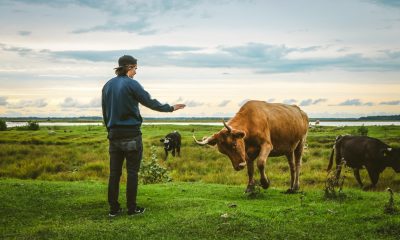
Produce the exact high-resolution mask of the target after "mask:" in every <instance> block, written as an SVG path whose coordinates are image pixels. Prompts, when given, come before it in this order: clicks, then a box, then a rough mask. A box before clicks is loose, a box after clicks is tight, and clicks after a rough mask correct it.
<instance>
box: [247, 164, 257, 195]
mask: <svg viewBox="0 0 400 240" xmlns="http://www.w3.org/2000/svg"><path fill="white" fill-rule="evenodd" d="M246 162H247V175H248V176H249V183H248V184H247V188H246V191H245V193H252V192H254V191H255V186H256V182H255V181H254V159H248V160H246Z"/></svg>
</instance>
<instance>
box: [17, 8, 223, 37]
mask: <svg viewBox="0 0 400 240" xmlns="http://www.w3.org/2000/svg"><path fill="white" fill-rule="evenodd" d="M13 3H14V4H15V3H23V4H29V5H41V6H46V7H51V8H55V9H63V8H68V7H71V6H78V7H80V8H89V9H93V10H97V11H100V12H103V13H105V14H106V23H105V24H101V25H96V26H93V27H89V28H78V29H76V30H73V31H72V33H75V34H82V33H88V32H98V31H106V32H128V33H136V34H139V35H149V34H155V33H157V32H158V31H157V30H155V29H153V28H152V23H150V22H151V21H152V20H153V19H157V18H159V17H160V16H163V15H165V14H168V13H172V14H174V13H176V12H179V11H182V10H184V11H185V12H187V11H189V10H191V9H193V8H195V7H196V6H197V5H199V4H201V3H202V2H201V1H192V0H168V1H163V0H115V1H108V0H98V1H88V0H53V1H46V0H35V1H30V0H15V1H14V2H13ZM214 4H217V3H214ZM132 19H133V20H132Z"/></svg>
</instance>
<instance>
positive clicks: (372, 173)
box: [364, 167, 379, 190]
mask: <svg viewBox="0 0 400 240" xmlns="http://www.w3.org/2000/svg"><path fill="white" fill-rule="evenodd" d="M367 171H368V175H369V178H370V179H371V183H372V184H371V185H369V186H367V187H366V188H364V189H365V190H367V189H370V188H374V187H375V186H376V184H377V183H378V179H379V173H378V172H377V171H376V170H375V171H374V169H370V168H368V167H367Z"/></svg>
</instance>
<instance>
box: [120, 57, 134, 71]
mask: <svg viewBox="0 0 400 240" xmlns="http://www.w3.org/2000/svg"><path fill="white" fill-rule="evenodd" d="M136 64H137V59H136V58H134V57H132V56H130V55H124V56H122V57H120V58H119V59H118V67H117V68H120V67H125V66H128V65H136Z"/></svg>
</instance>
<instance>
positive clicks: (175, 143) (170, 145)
mask: <svg viewBox="0 0 400 240" xmlns="http://www.w3.org/2000/svg"><path fill="white" fill-rule="evenodd" d="M160 142H162V143H164V150H165V159H167V158H168V151H171V150H172V152H171V153H172V156H174V157H175V149H176V152H177V153H178V157H180V156H181V135H180V134H179V132H177V131H174V132H172V133H168V134H167V136H165V138H161V139H160Z"/></svg>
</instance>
